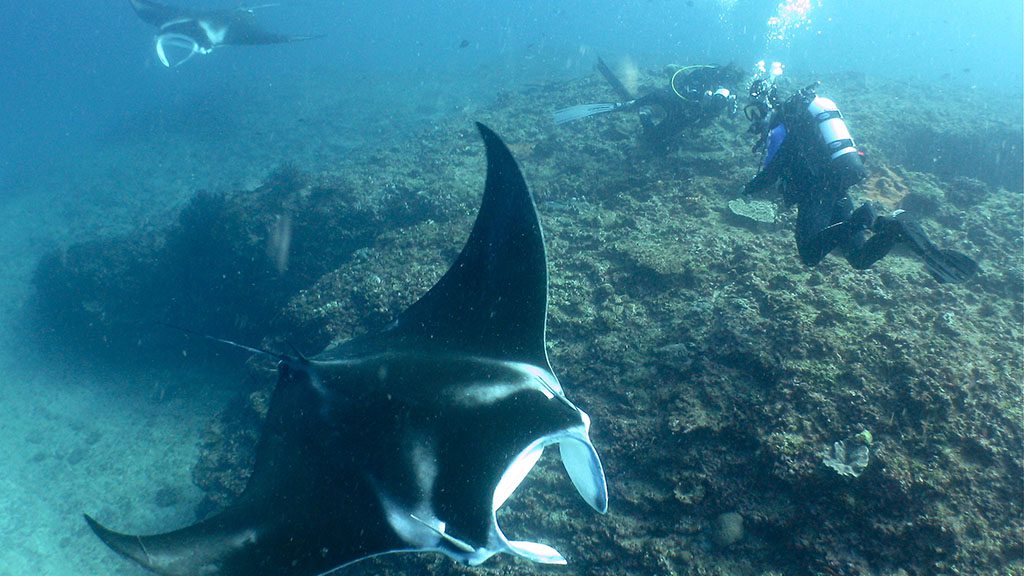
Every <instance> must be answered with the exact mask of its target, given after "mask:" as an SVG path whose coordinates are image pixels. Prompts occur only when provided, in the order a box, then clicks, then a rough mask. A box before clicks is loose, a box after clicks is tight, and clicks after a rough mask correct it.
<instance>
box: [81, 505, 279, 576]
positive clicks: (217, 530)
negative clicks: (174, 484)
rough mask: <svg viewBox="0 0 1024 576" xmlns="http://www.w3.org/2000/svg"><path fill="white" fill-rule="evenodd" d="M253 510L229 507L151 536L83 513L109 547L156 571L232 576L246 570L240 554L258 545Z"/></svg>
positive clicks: (173, 574) (175, 574)
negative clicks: (117, 529) (126, 530)
mask: <svg viewBox="0 0 1024 576" xmlns="http://www.w3.org/2000/svg"><path fill="white" fill-rule="evenodd" d="M257 515H258V512H255V511H254V510H252V509H249V508H239V507H235V508H229V509H227V510H225V511H224V512H222V513H220V514H218V515H217V516H214V517H212V518H209V519H208V520H204V521H202V522H199V523H197V524H193V525H191V526H188V527H185V528H182V529H180V530H175V531H173V532H167V533H165V534H156V535H152V536H137V535H134V534H122V533H120V532H115V531H113V530H111V529H109V528H107V527H106V526H103V525H102V524H100V523H99V522H97V521H96V520H94V519H93V518H92V517H91V516H89V515H88V514H84V515H83V516H85V521H86V523H88V524H89V528H91V529H92V531H93V532H95V533H96V535H97V536H99V538H100V540H102V541H103V543H104V544H106V545H107V546H109V547H110V549H111V550H113V551H114V552H117V553H118V554H120V555H121V556H124V557H125V558H128V559H129V560H134V561H135V562H138V563H139V564H140V565H141V566H143V567H144V568H146V569H147V570H150V571H152V572H154V573H156V574H160V575H161V576H196V575H198V574H203V575H210V576H216V575H219V576H236V575H241V574H247V573H251V571H247V568H248V567H249V566H248V565H247V564H245V563H244V556H245V555H246V554H245V553H246V552H249V555H250V556H251V555H252V554H251V549H252V548H254V547H258V542H257V541H258V540H259V539H260V538H259V536H258V534H259V530H258V529H257V528H256V527H255V526H256V525H257V524H256V522H257V519H256V516H257ZM240 558H242V559H243V561H242V563H239V560H240Z"/></svg>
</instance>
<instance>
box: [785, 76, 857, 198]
mask: <svg viewBox="0 0 1024 576" xmlns="http://www.w3.org/2000/svg"><path fill="white" fill-rule="evenodd" d="M805 90H807V89H805ZM801 92H803V91H801ZM808 96H813V98H811V99H810V102H809V103H808V104H807V113H808V114H810V115H811V118H812V119H813V120H814V122H815V125H816V126H817V128H818V134H819V136H820V137H821V140H822V143H823V145H824V147H825V150H826V153H827V154H828V158H829V161H828V166H829V170H830V171H831V172H832V173H833V174H835V175H836V176H838V177H839V181H840V183H841V185H842V186H843V187H844V188H846V187H849V186H853V185H854V184H856V183H858V182H860V181H861V180H863V179H864V177H865V176H866V174H865V170H864V160H863V157H862V155H861V153H860V151H858V150H857V146H856V144H854V142H853V136H851V135H850V129H849V128H847V127H846V122H845V121H844V120H843V115H842V113H840V112H839V108H838V107H837V106H836V103H835V102H833V101H832V100H830V99H828V98H824V97H822V96H818V95H816V94H814V93H813V92H810V93H809V94H808Z"/></svg>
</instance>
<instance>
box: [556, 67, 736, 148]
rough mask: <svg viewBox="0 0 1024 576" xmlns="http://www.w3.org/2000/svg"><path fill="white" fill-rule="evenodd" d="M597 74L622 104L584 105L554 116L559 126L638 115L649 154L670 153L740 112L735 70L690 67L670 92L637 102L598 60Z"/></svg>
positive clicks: (677, 74)
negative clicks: (678, 142)
mask: <svg viewBox="0 0 1024 576" xmlns="http://www.w3.org/2000/svg"><path fill="white" fill-rule="evenodd" d="M597 69H598V71H600V72H601V74H602V75H603V76H604V78H605V80H607V81H608V83H609V84H610V85H611V87H612V89H613V90H614V91H615V93H616V95H617V96H618V97H619V98H621V99H622V101H621V102H618V103H598V104H581V105H579V106H572V107H570V108H565V109H562V110H559V111H557V112H555V114H554V118H555V123H557V124H564V123H566V122H571V121H573V120H579V119H580V118H586V117H588V116H593V115H595V114H601V113H604V112H614V111H619V110H637V111H639V114H640V123H641V125H642V126H643V133H642V134H641V137H640V143H641V145H643V146H645V147H648V148H651V149H666V148H669V147H670V146H671V145H672V143H673V141H674V139H675V138H676V137H677V136H678V135H679V134H680V133H682V132H683V131H684V130H687V129H690V130H699V129H701V128H704V127H706V126H708V125H709V124H710V123H711V122H712V121H713V120H714V119H715V118H717V117H718V116H719V115H720V114H722V113H724V112H735V111H736V96H735V95H734V94H733V90H732V89H731V87H732V88H734V87H736V86H738V85H739V83H740V82H741V81H742V79H743V73H742V72H741V71H740V70H739V69H737V68H736V67H734V66H707V65H698V66H686V67H683V68H679V69H678V70H676V72H675V73H674V74H673V75H672V79H671V80H670V81H669V85H668V87H666V88H661V89H657V90H653V91H651V92H649V93H647V94H645V95H643V96H640V97H634V96H633V95H632V94H631V93H630V91H629V90H628V89H627V88H626V87H625V86H624V85H623V84H622V82H620V81H619V79H618V78H617V77H616V76H615V75H614V74H613V73H612V71H611V69H609V68H608V66H607V65H606V64H605V63H604V61H603V60H601V59H600V58H598V61H597Z"/></svg>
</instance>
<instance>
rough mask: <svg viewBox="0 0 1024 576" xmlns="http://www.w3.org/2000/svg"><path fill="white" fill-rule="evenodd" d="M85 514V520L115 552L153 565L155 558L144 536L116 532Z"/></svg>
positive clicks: (140, 562) (146, 564)
mask: <svg viewBox="0 0 1024 576" xmlns="http://www.w3.org/2000/svg"><path fill="white" fill-rule="evenodd" d="M83 516H85V521H86V523H87V524H89V528H92V531H93V532H94V533H95V534H96V535H97V536H99V537H100V540H103V543H104V544H106V545H107V546H109V547H110V548H111V549H112V550H113V551H114V552H117V553H118V554H120V555H121V556H124V557H125V558H130V559H132V560H135V561H136V562H138V563H139V564H141V565H143V566H145V567H147V568H149V567H151V566H153V558H152V557H150V555H149V550H147V549H146V546H145V545H144V544H143V543H142V538H140V537H139V536H130V535H128V534H121V533H120V532H114V531H113V530H111V529H109V528H107V527H106V526H104V525H102V524H100V523H99V522H97V521H96V520H95V519H93V517H92V516H89V515H88V514H83Z"/></svg>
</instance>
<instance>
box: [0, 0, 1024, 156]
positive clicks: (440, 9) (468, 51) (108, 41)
mask: <svg viewBox="0 0 1024 576" xmlns="http://www.w3.org/2000/svg"><path fill="white" fill-rule="evenodd" d="M810 3H811V5H812V6H813V7H812V10H811V11H810V13H809V19H810V23H809V24H807V25H806V26H805V27H803V28H801V29H797V30H793V31H792V33H791V34H790V35H789V37H788V38H787V39H786V40H785V41H772V40H770V39H768V38H767V37H766V36H767V34H768V32H769V28H768V26H767V24H766V22H767V20H768V19H769V18H770V17H772V16H773V15H776V13H777V2H776V1H775V0H736V1H735V2H716V1H713V0H693V1H692V2H682V1H671V2H670V1H665V0H648V1H644V2H635V3H630V2H598V1H566V2H514V3H501V4H500V5H498V4H495V5H493V6H484V5H483V3H481V2H476V1H470V0H461V1H447V2H401V1H394V0H386V1H383V2H373V3H358V2H337V1H328V0H307V1H305V2H291V3H285V4H284V5H282V6H277V7H269V8H265V9H262V10H261V11H260V12H261V14H260V16H261V18H262V22H265V23H266V24H267V26H268V27H271V28H274V29H275V30H280V31H283V32H295V33H306V32H313V33H323V34H326V35H327V37H326V38H324V39H321V40H317V41H316V42H310V43H307V44H297V45H293V46H287V47H284V48H281V47H273V48H257V49H249V50H246V49H238V50H235V49H225V50H223V51H220V52H218V53H217V54H216V55H215V56H214V57H208V58H202V59H200V61H193V62H190V63H189V64H188V65H187V66H184V67H182V68H179V69H175V70H165V69H162V68H161V67H160V66H159V65H158V64H157V62H156V59H155V55H154V52H153V49H152V40H151V38H152V34H153V31H152V30H151V29H150V28H149V27H148V26H147V25H145V24H143V23H142V22H140V21H138V20H137V19H136V17H135V14H134V13H133V11H132V10H131V8H130V7H129V5H128V2H127V1H125V2H120V1H118V2H102V3H95V4H82V3H78V2H70V1H59V2H15V3H10V4H8V5H7V6H6V7H4V8H3V18H0V37H2V38H4V39H5V40H4V42H3V43H0V74H2V77H3V82H0V103H2V106H0V126H3V130H4V135H5V137H4V138H3V139H2V141H0V158H2V159H3V160H2V162H3V165H6V166H8V167H9V166H10V164H11V163H14V162H25V161H26V159H35V160H41V159H40V158H39V157H38V154H40V153H48V152H50V151H54V150H62V149H66V147H67V146H88V143H89V141H90V138H95V136H96V135H97V134H98V133H100V132H102V131H103V130H116V129H117V128H118V127H119V122H121V121H123V119H124V118H125V117H126V116H127V115H130V114H132V113H137V112H140V111H152V110H167V111H173V110H174V109H175V107H176V106H178V105H183V104H188V103H193V101H194V100H196V99H198V100H202V99H203V98H206V97H210V96H214V97H216V95H218V94H221V93H223V92H224V91H225V90H230V91H231V92H233V93H234V94H246V93H249V92H251V91H261V90H264V89H266V88H267V87H268V86H271V85H273V84H274V82H275V80H276V79H279V78H281V76H282V74H283V73H285V72H287V73H290V74H295V75H300V76H301V75H304V74H307V75H308V74H315V73H318V71H322V70H324V69H329V70H332V71H335V72H337V73H338V74H340V75H343V76H346V77H348V80H349V82H350V83H351V84H359V83H361V82H364V81H365V78H366V76H370V77H372V78H374V79H375V81H379V80H381V79H382V80H384V81H385V82H391V83H394V84H395V85H401V86H403V87H406V88H408V92H407V94H406V95H405V96H404V97H406V98H416V97H417V94H416V86H417V84H418V83H419V82H420V81H422V80H423V79H425V78H438V77H444V78H448V79H451V80H452V81H453V82H456V83H457V84H458V85H459V87H460V89H461V90H464V91H468V92H476V93H479V94H492V93H494V92H495V91H496V90H497V89H500V88H502V87H503V85H504V84H506V83H507V81H508V80H509V79H510V78H515V77H516V76H520V75H523V74H534V75H551V76H564V75H571V74H582V73H585V72H587V71H589V70H590V67H591V65H592V61H593V54H594V53H596V52H599V53H601V54H605V55H608V56H612V57H619V56H623V57H624V56H628V57H631V58H632V59H634V60H636V61H637V62H639V63H648V64H652V65H659V66H660V65H661V64H662V63H664V62H675V61H686V62H693V61H716V62H728V61H732V62H735V63H737V64H739V65H740V66H742V67H744V68H745V67H747V66H750V65H752V64H753V63H754V62H756V61H757V60H759V59H762V58H767V59H775V60H781V61H783V62H786V63H787V64H788V65H789V66H790V67H791V68H790V69H791V70H800V69H808V70H815V71H836V70H842V71H846V70H855V71H867V72H871V73H874V74H879V75H887V76H892V77H898V78H904V79H915V78H917V79H937V78H945V79H946V80H948V82H950V83H952V84H954V85H957V86H962V87H963V88H964V89H965V90H995V91H1000V92H1004V93H1005V92H1009V93H1019V92H1020V91H1021V85H1022V70H1024V57H1022V48H1021V36H1022V32H1021V22H1022V6H1021V3H1020V2H1018V1H1015V0H992V1H988V2H975V3H969V2H930V1H925V0H914V1H906V2H887V1H886V0H860V1H853V0H822V1H820V2H818V1H813V2H810ZM189 4H190V5H193V6H206V7H209V6H215V5H216V3H213V2H204V3H200V2H192V3H189ZM226 4H232V3H230V2H228V3H226ZM463 40H466V41H468V43H469V45H468V46H467V47H466V48H464V49H459V48H458V46H459V45H460V43H461V42H462V41H463ZM581 48H583V49H584V51H583V52H582V53H581ZM235 104H237V105H244V98H240V99H239V100H238V101H237V102H235Z"/></svg>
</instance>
